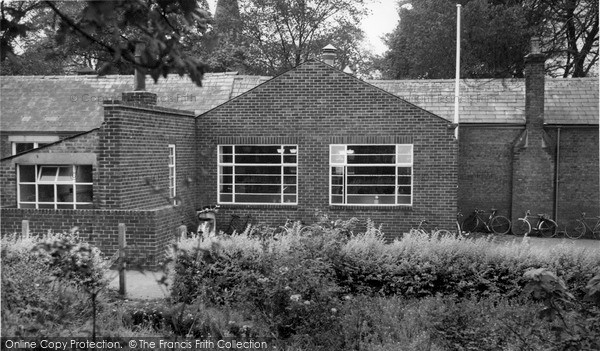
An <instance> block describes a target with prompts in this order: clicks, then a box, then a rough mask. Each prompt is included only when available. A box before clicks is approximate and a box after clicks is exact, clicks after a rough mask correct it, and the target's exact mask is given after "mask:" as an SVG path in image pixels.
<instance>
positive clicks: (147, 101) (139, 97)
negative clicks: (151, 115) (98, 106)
mask: <svg viewBox="0 0 600 351" xmlns="http://www.w3.org/2000/svg"><path fill="white" fill-rule="evenodd" d="M144 49H145V44H144V43H141V42H138V43H136V44H135V63H137V64H140V63H142V52H143V51H144ZM121 99H122V100H123V102H127V103H132V104H139V105H156V102H157V100H158V96H157V95H156V94H154V93H151V92H149V91H146V73H145V72H144V69H143V68H141V67H137V66H136V67H135V75H134V86H133V91H127V92H123V93H122V94H121Z"/></svg>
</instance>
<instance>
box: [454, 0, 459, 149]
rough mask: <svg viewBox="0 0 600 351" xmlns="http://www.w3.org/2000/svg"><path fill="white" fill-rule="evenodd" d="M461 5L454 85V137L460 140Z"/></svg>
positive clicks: (457, 22)
mask: <svg viewBox="0 0 600 351" xmlns="http://www.w3.org/2000/svg"><path fill="white" fill-rule="evenodd" d="M459 85H460V4H456V82H455V84H454V124H455V125H456V128H455V129H454V137H455V138H456V139H458V100H459V95H460V91H459V90H460V89H459Z"/></svg>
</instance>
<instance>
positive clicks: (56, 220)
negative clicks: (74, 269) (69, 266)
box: [0, 208, 177, 268]
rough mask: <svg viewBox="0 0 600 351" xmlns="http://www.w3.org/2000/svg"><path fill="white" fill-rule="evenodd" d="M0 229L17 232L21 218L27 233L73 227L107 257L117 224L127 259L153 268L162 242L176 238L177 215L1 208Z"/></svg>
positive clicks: (160, 255) (113, 245) (113, 244)
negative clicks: (122, 230) (123, 228)
mask: <svg viewBox="0 0 600 351" xmlns="http://www.w3.org/2000/svg"><path fill="white" fill-rule="evenodd" d="M0 211H1V212H0V213H1V215H2V223H1V226H0V230H1V232H2V234H3V235H6V234H10V233H19V234H20V233H21V223H22V220H28V221H29V230H30V234H31V235H43V234H46V233H48V231H51V232H53V233H62V232H70V231H71V230H72V229H73V228H75V227H76V228H77V232H78V233H79V235H80V237H81V238H83V239H84V240H86V241H89V242H90V243H92V244H93V245H96V246H98V248H100V250H102V252H103V253H104V254H105V255H106V256H107V257H111V256H112V255H114V254H115V253H116V252H117V249H118V237H119V230H118V225H119V223H124V224H125V225H126V228H127V229H126V241H127V244H128V248H127V255H128V258H129V259H130V262H134V263H139V264H142V265H143V266H145V267H148V268H157V267H158V264H159V263H160V262H161V261H162V260H163V259H164V256H165V251H164V250H165V249H166V244H168V243H169V242H172V241H174V240H175V239H176V237H177V232H176V226H169V227H168V228H167V227H166V226H165V223H170V224H173V223H174V222H175V221H174V218H176V217H177V215H176V213H175V212H174V210H173V209H172V208H162V209H155V210H35V209H17V208H2V209H1V210H0Z"/></svg>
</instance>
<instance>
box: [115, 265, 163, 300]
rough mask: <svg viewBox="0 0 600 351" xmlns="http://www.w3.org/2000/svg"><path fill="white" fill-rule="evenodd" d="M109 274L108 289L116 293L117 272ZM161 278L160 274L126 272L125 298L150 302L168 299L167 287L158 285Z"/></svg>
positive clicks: (117, 288) (117, 283)
mask: <svg viewBox="0 0 600 351" xmlns="http://www.w3.org/2000/svg"><path fill="white" fill-rule="evenodd" d="M109 274H110V277H111V278H112V279H111V281H110V284H109V288H110V289H114V290H117V291H118V290H119V272H118V271H116V270H111V271H110V272H109ZM163 276H164V273H162V272H152V271H143V272H140V271H134V270H128V271H126V273H125V286H126V293H127V298H128V299H132V300H152V299H162V298H165V297H168V296H169V291H168V287H167V286H165V285H164V284H160V283H159V281H160V280H161V279H162V277H163Z"/></svg>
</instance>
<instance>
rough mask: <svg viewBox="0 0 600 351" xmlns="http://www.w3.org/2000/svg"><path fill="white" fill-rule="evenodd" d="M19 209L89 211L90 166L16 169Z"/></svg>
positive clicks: (32, 166)
mask: <svg viewBox="0 0 600 351" xmlns="http://www.w3.org/2000/svg"><path fill="white" fill-rule="evenodd" d="M17 179H18V194H17V198H18V203H19V208H53V209H64V208H75V209H83V208H92V207H93V190H92V187H93V181H92V166H81V165H77V166H72V165H69V166H63V165H61V166H46V165H43V166H42V165H31V166H29V165H19V167H18V168H17Z"/></svg>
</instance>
